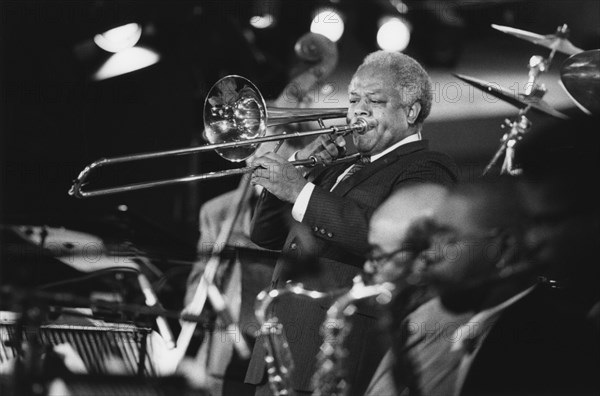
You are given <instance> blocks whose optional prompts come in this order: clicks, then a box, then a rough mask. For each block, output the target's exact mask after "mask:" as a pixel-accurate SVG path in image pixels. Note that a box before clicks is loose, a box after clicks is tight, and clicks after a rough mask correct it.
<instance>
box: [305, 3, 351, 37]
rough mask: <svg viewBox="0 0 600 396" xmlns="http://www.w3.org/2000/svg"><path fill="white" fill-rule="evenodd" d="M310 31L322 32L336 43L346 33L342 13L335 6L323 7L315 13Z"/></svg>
mask: <svg viewBox="0 0 600 396" xmlns="http://www.w3.org/2000/svg"><path fill="white" fill-rule="evenodd" d="M310 31H311V32H313V33H319V34H322V35H323V36H325V37H327V38H328V39H329V40H331V41H333V42H334V43H335V42H337V41H338V40H339V39H340V38H341V37H342V35H343V34H344V20H343V19H342V15H341V14H340V13H339V12H338V11H337V10H335V9H333V8H322V9H320V10H319V11H318V12H317V13H316V14H315V16H314V18H313V20H312V23H311V24H310Z"/></svg>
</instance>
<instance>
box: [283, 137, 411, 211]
mask: <svg viewBox="0 0 600 396" xmlns="http://www.w3.org/2000/svg"><path fill="white" fill-rule="evenodd" d="M419 140H421V133H420V132H419V133H415V134H412V135H410V136H407V137H405V138H404V139H402V140H400V141H399V142H398V143H396V144H394V145H392V146H390V147H388V148H387V149H385V150H383V151H382V152H381V153H378V154H373V155H372V156H371V158H370V159H371V162H375V161H377V160H378V159H379V158H381V157H383V156H384V155H386V154H388V153H390V152H392V151H394V150H395V149H397V148H398V147H400V146H402V145H405V144H407V143H412V142H416V141H419ZM295 155H296V153H294V157H295ZM352 166H354V164H352V165H350V166H349V167H348V168H347V169H346V170H345V171H344V172H342V174H341V175H339V176H338V178H337V180H336V182H335V184H334V185H333V187H331V189H330V190H329V191H332V190H333V189H334V188H335V187H337V185H338V183H339V182H340V180H342V179H343V177H344V175H345V174H346V173H348V171H350V168H352ZM314 189H315V184H314V183H311V182H308V183H307V184H306V185H305V186H304V188H303V189H302V191H300V194H298V198H296V202H295V203H294V207H293V208H292V217H293V218H294V220H296V221H299V222H302V219H304V214H305V213H306V209H307V208H308V202H309V201H310V197H311V195H312V192H313V190H314Z"/></svg>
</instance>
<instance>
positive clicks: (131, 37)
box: [94, 23, 142, 52]
mask: <svg viewBox="0 0 600 396" xmlns="http://www.w3.org/2000/svg"><path fill="white" fill-rule="evenodd" d="M141 36H142V27H141V26H140V25H139V24H137V23H128V24H127V25H122V26H119V27H116V28H114V29H110V30H107V31H106V32H104V33H100V34H97V35H95V36H94V42H95V43H96V45H98V47H100V48H102V49H103V50H105V51H108V52H119V51H123V50H125V49H127V48H132V47H133V46H134V45H136V44H137V42H138V41H139V39H140V37H141Z"/></svg>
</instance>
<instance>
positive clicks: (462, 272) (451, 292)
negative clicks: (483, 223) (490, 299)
mask: <svg viewBox="0 0 600 396" xmlns="http://www.w3.org/2000/svg"><path fill="white" fill-rule="evenodd" d="M433 219H434V222H435V223H436V229H437V231H436V232H435V233H434V235H433V236H432V237H431V246H430V248H429V250H428V251H427V252H426V253H425V256H426V260H427V262H428V265H427V267H426V270H425V271H426V275H425V276H426V278H427V279H428V280H429V282H430V284H431V286H432V287H433V288H434V289H435V290H436V291H437V293H438V294H439V295H440V297H441V298H442V302H443V303H444V305H446V307H447V308H449V309H451V310H453V311H457V312H462V311H468V310H472V309H474V306H473V305H472V304H474V303H477V301H474V300H477V299H479V298H481V297H482V292H484V289H482V288H481V287H479V286H480V285H481V283H479V282H481V281H484V280H485V279H486V278H489V277H490V275H491V274H492V273H493V271H494V266H495V263H496V262H498V260H499V258H500V255H501V253H502V252H501V251H500V246H499V243H498V241H497V240H496V239H494V238H493V237H490V235H493V234H491V233H490V230H489V229H485V228H482V227H479V226H478V225H477V221H476V219H477V203H476V202H471V201H469V199H468V198H465V197H457V196H450V197H448V198H447V200H446V202H444V204H442V205H441V207H440V208H439V209H438V210H437V211H436V213H435V214H434V217H433ZM478 283H479V284H478Z"/></svg>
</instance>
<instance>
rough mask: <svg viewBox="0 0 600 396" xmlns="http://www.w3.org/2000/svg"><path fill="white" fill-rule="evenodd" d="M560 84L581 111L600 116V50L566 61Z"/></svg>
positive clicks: (561, 69) (561, 70)
mask: <svg viewBox="0 0 600 396" xmlns="http://www.w3.org/2000/svg"><path fill="white" fill-rule="evenodd" d="M560 84H561V86H562V87H563V88H564V90H565V92H567V94H568V95H569V97H570V98H571V100H573V102H574V103H575V104H576V105H577V107H579V108H580V109H581V111H583V112H584V113H586V114H588V115H598V114H600V49H594V50H589V51H585V52H580V53H577V54H575V55H572V56H570V57H569V58H567V59H565V61H564V62H563V63H562V65H561V68H560Z"/></svg>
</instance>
